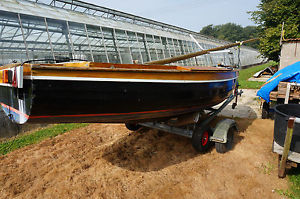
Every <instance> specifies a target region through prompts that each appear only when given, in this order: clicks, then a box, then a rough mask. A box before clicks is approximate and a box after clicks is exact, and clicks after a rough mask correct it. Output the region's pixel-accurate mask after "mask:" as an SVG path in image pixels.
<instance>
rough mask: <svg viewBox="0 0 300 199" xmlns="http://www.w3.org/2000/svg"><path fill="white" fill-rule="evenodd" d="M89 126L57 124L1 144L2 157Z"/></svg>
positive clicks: (0, 153)
mask: <svg viewBox="0 0 300 199" xmlns="http://www.w3.org/2000/svg"><path fill="white" fill-rule="evenodd" d="M84 126H87V124H57V125H53V126H51V127H49V128H45V129H41V130H38V131H36V132H34V133H31V134H27V135H21V136H19V137H16V138H15V139H13V140H8V141H5V142H2V143H0V155H5V154H7V153H9V152H11V151H13V150H16V149H19V148H21V147H24V146H27V145H31V144H35V143H38V142H40V141H42V140H45V139H47V138H53V137H55V136H57V135H60V134H63V133H65V132H67V131H70V130H72V129H76V128H80V127H84Z"/></svg>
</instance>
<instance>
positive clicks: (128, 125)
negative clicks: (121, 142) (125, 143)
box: [125, 123, 142, 131]
mask: <svg viewBox="0 0 300 199" xmlns="http://www.w3.org/2000/svg"><path fill="white" fill-rule="evenodd" d="M125 126H126V128H127V129H128V130H130V131H137V130H139V129H140V128H141V127H142V126H141V125H138V124H133V123H125Z"/></svg>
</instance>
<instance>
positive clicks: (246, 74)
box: [239, 61, 277, 89]
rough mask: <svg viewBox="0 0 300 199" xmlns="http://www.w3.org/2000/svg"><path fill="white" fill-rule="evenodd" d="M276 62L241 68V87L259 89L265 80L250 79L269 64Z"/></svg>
mask: <svg viewBox="0 0 300 199" xmlns="http://www.w3.org/2000/svg"><path fill="white" fill-rule="evenodd" d="M276 64H277V63H276V62H273V61H271V62H268V63H266V64H262V65H258V66H253V67H251V68H247V69H243V70H241V71H240V75H239V84H240V85H241V86H240V87H239V88H244V89H247V88H249V89H259V88H260V87H261V86H262V85H263V84H264V82H256V81H248V79H249V78H250V77H252V76H253V75H254V74H255V73H257V72H258V71H261V70H263V69H265V68H267V67H269V66H273V65H276Z"/></svg>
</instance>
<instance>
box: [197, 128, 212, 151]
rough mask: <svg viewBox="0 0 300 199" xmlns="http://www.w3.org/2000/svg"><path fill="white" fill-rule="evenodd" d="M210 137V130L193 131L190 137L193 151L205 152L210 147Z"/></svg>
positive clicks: (198, 129) (199, 129)
mask: <svg viewBox="0 0 300 199" xmlns="http://www.w3.org/2000/svg"><path fill="white" fill-rule="evenodd" d="M211 135H212V130H211V128H210V127H208V128H197V127H196V129H195V130H194V133H193V136H192V145H193V147H194V149H195V150H196V151H198V152H201V153H203V152H206V151H208V149H209V148H210V146H211V143H212V142H211V141H210V140H209V138H210V136H211Z"/></svg>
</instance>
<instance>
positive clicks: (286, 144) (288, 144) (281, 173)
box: [278, 117, 296, 178]
mask: <svg viewBox="0 0 300 199" xmlns="http://www.w3.org/2000/svg"><path fill="white" fill-rule="evenodd" d="M295 119H296V118H294V117H290V118H289V121H288V126H287V131H286V135H285V141H284V147H283V153H282V157H281V160H280V165H279V168H278V177H279V178H284V177H285V175H286V173H285V169H286V161H287V158H288V154H289V151H290V147H291V142H292V136H293V129H294V123H295Z"/></svg>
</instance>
